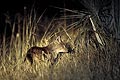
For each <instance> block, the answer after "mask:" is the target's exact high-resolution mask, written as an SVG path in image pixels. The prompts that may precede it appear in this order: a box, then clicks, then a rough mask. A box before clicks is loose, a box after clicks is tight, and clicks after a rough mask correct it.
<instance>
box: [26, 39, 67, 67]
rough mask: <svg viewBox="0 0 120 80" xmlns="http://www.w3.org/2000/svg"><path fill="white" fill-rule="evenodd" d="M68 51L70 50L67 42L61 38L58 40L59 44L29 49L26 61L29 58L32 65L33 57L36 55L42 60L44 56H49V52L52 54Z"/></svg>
mask: <svg viewBox="0 0 120 80" xmlns="http://www.w3.org/2000/svg"><path fill="white" fill-rule="evenodd" d="M43 52H44V53H43ZM67 52H68V49H67V47H66V45H65V43H63V42H62V41H60V40H59V41H58V43H57V44H49V45H48V46H45V47H38V46H33V47H31V48H30V49H29V50H28V51H27V54H26V57H25V59H24V62H25V61H26V59H28V61H29V62H30V63H31V65H32V64H33V59H34V58H35V57H37V58H39V59H40V60H42V56H43V57H44V58H47V54H50V55H51V54H52V53H67Z"/></svg>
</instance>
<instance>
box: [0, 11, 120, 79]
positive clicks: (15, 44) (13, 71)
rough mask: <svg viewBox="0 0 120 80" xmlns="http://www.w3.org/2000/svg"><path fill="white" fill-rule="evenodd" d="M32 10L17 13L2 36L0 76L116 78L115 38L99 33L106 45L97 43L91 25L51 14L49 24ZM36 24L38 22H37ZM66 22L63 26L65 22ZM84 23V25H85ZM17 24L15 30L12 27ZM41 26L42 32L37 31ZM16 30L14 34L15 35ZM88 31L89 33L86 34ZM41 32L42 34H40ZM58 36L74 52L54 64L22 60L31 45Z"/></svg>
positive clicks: (48, 41)
mask: <svg viewBox="0 0 120 80" xmlns="http://www.w3.org/2000/svg"><path fill="white" fill-rule="evenodd" d="M41 17H42V15H41V16H40V17H39V18H37V17H36V13H35V12H34V11H33V12H31V13H30V14H28V15H24V17H23V19H20V18H21V16H20V15H18V16H17V18H16V20H15V22H14V23H13V24H12V26H11V27H12V28H11V30H12V35H11V37H10V39H9V40H7V38H6V37H5V36H3V40H2V41H1V42H2V43H1V46H0V52H1V54H0V55H1V57H0V79H1V80H113V79H115V78H116V79H118V78H119V75H118V73H119V65H117V64H119V63H118V60H119V59H120V58H119V53H118V52H119V51H118V50H119V48H118V46H117V42H116V41H115V40H114V39H113V38H110V37H106V36H105V34H100V35H102V39H103V41H104V43H105V44H106V45H105V46H103V45H101V44H99V43H98V41H97V40H96V38H95V37H96V36H95V34H94V32H91V29H92V26H91V28H90V25H89V24H88V25H84V26H83V25H81V24H79V25H77V26H76V25H74V22H71V23H72V24H71V25H69V24H67V23H64V22H62V21H61V20H58V21H56V20H55V19H54V18H53V19H52V20H51V21H50V22H48V25H43V26H44V28H45V29H43V27H42V24H41V23H39V21H40V19H41ZM38 24H39V25H38ZM64 24H66V26H65V25H64ZM85 26H86V27H85ZM16 27H17V28H18V30H17V32H15V28H16ZM41 29H43V33H42V32H40V31H42V30H41ZM14 34H15V35H14ZM88 35H89V36H88ZM41 36H42V37H41ZM58 36H61V37H62V39H63V40H64V42H69V43H70V44H71V45H72V47H73V48H74V49H75V54H69V53H66V54H64V55H62V56H61V59H59V60H58V62H57V63H56V64H55V65H51V63H50V62H47V60H45V61H44V62H36V63H34V64H33V65H32V66H31V65H30V64H29V63H28V62H25V63H24V62H23V61H24V57H25V54H26V52H27V50H28V49H29V48H30V47H31V46H34V45H37V46H45V45H48V44H49V43H51V42H54V40H55V38H56V37H58Z"/></svg>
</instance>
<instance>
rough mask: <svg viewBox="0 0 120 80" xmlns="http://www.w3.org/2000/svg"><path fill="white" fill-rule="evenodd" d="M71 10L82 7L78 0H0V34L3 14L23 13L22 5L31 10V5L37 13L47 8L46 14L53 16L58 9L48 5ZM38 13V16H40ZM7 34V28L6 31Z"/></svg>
mask: <svg viewBox="0 0 120 80" xmlns="http://www.w3.org/2000/svg"><path fill="white" fill-rule="evenodd" d="M64 4H65V8H68V9H73V10H76V9H77V10H80V9H83V8H84V7H83V6H82V5H81V4H80V3H78V0H1V1H0V34H3V32H4V28H5V14H6V13H9V15H10V17H12V16H14V15H15V14H16V13H21V14H22V13H24V7H27V10H28V11H29V10H31V8H32V6H33V5H34V7H35V8H36V9H37V13H38V14H40V15H41V13H42V12H43V11H44V10H45V9H46V8H47V13H46V16H48V17H50V16H53V14H55V13H56V12H58V11H59V9H55V8H52V7H50V6H57V7H61V8H64ZM40 15H39V16H40ZM7 33H8V34H9V30H8V31H7Z"/></svg>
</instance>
